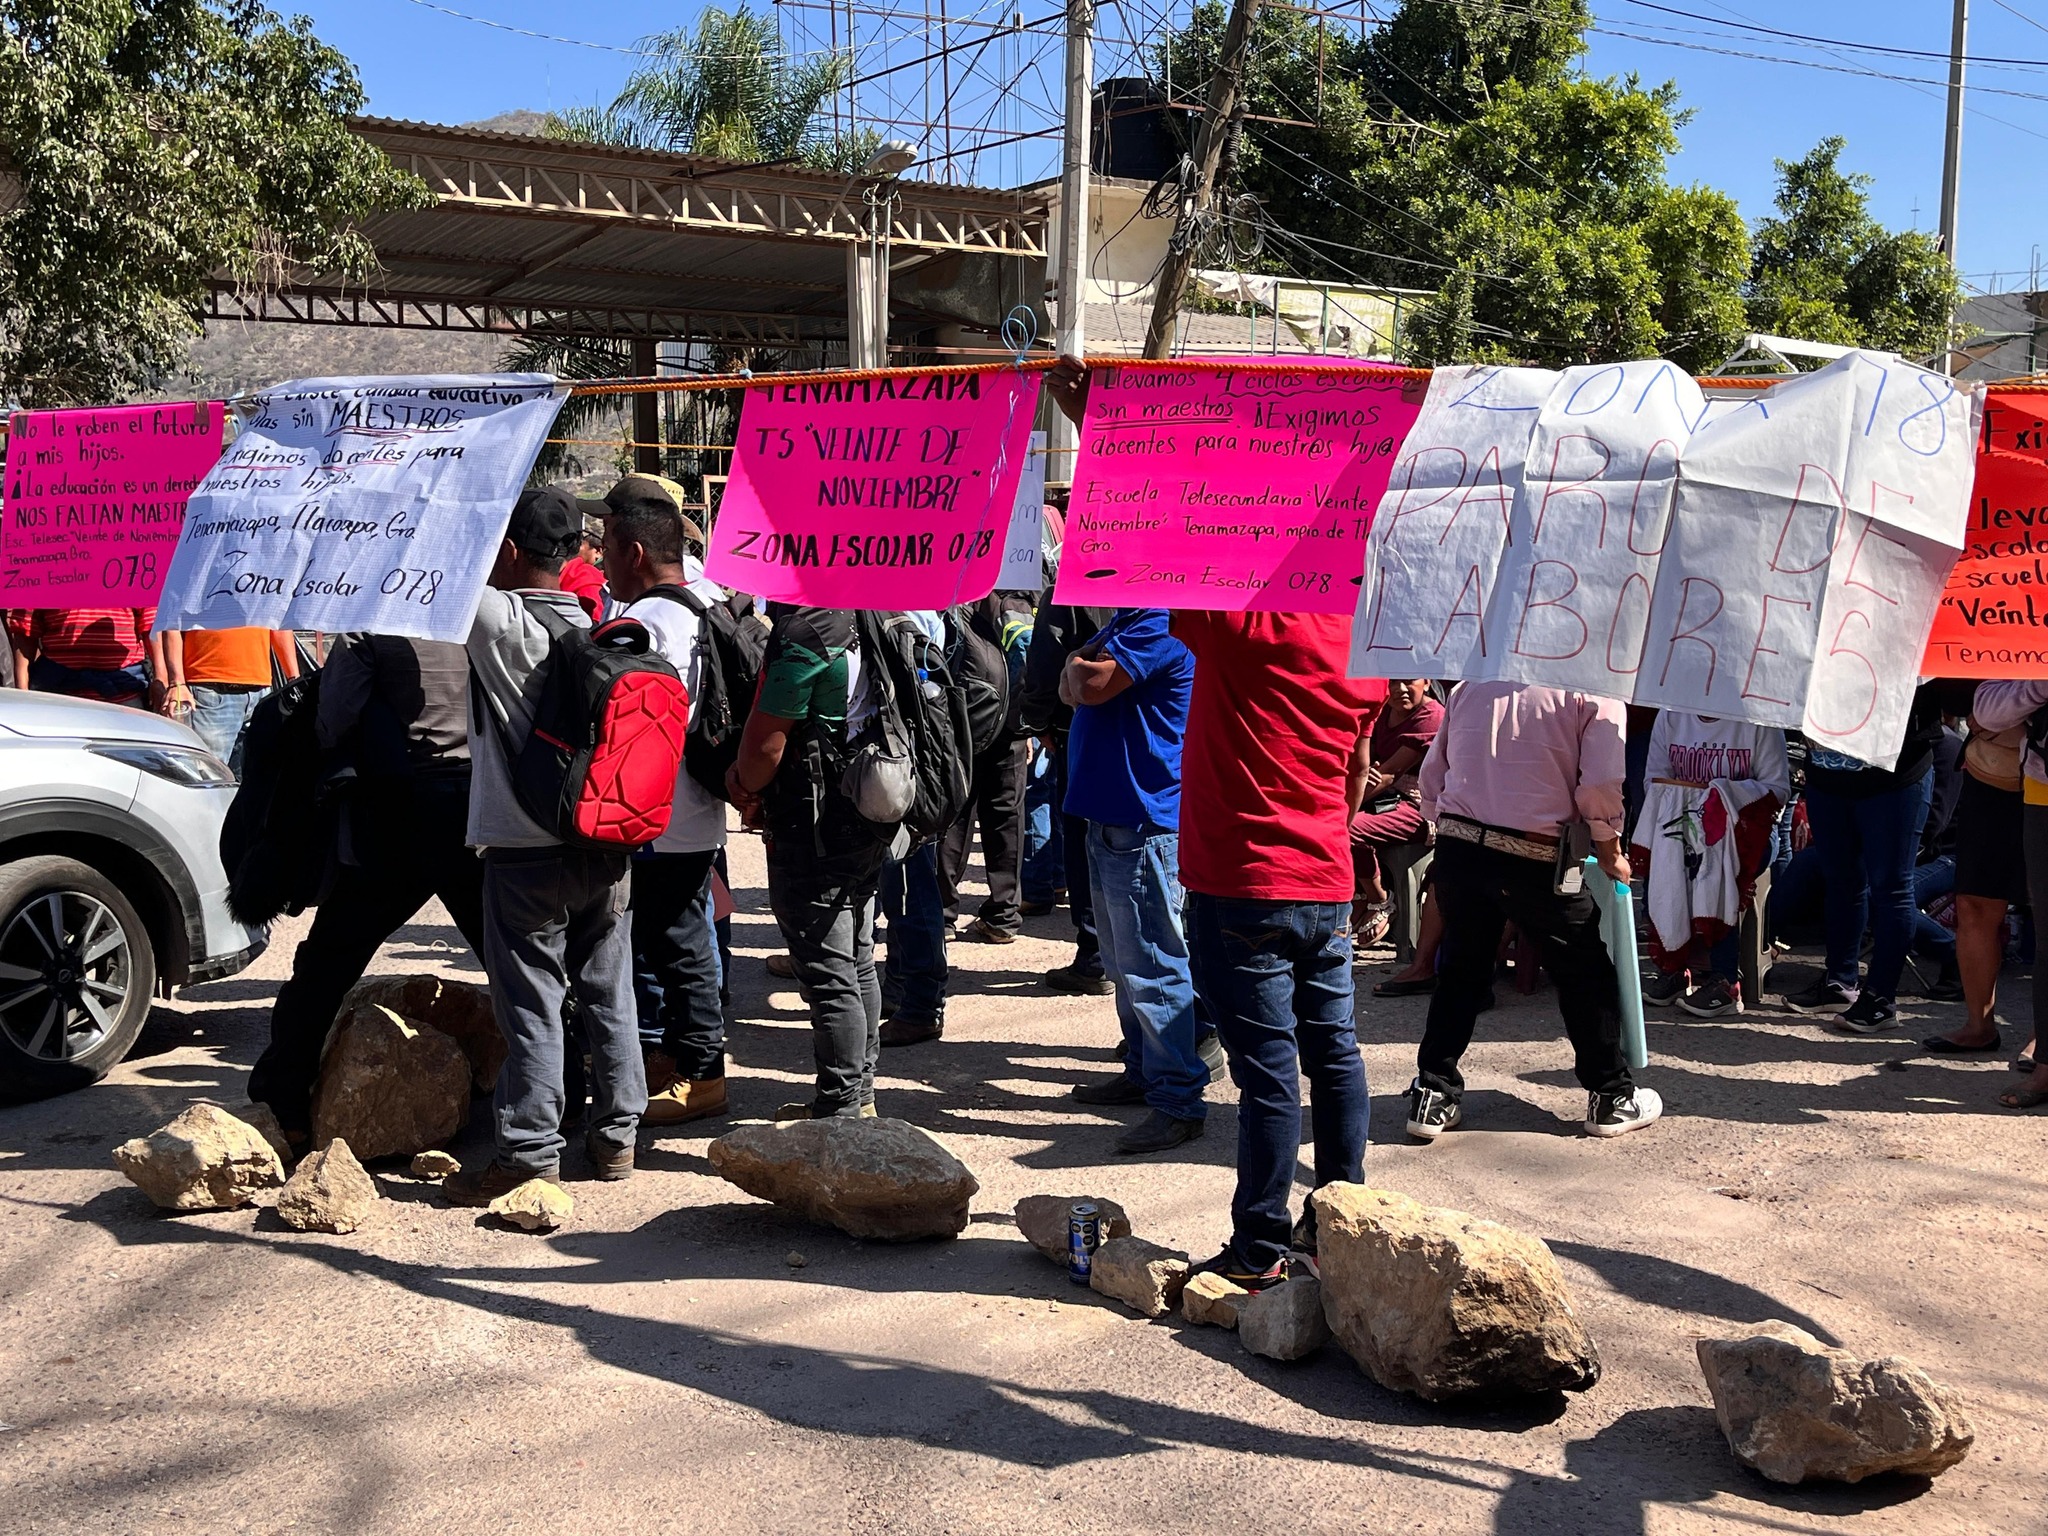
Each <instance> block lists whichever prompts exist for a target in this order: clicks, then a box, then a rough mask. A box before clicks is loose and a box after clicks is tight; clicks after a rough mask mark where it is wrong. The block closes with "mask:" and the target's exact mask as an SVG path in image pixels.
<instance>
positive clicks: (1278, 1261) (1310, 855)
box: [1173, 613, 1386, 1290]
mask: <svg viewBox="0 0 2048 1536" xmlns="http://www.w3.org/2000/svg"><path fill="white" fill-rule="evenodd" d="M1173 632H1174V634H1175V635H1176V636H1177V637H1178V638H1179V639H1181V640H1182V641H1183V642H1185V643H1186V645H1187V648H1188V649H1189V650H1190V651H1192V652H1194V655H1195V686H1194V697H1193V700H1192V701H1191V703H1190V705H1189V709H1188V728H1187V747H1186V752H1185V754H1184V756H1183V757H1182V760H1181V763H1182V766H1181V807H1182V810H1181V823H1180V828H1181V830H1180V877H1181V884H1182V886H1183V887H1185V889H1186V890H1187V893H1188V907H1187V923H1188V948H1189V950H1190V951H1191V953H1192V959H1193V963H1194V976H1195V988H1196V990H1197V991H1198V992H1199V993H1200V994H1201V997H1202V1000H1203V1002H1204V1003H1205V1004H1206V1005H1207V1007H1208V1010H1209V1013H1210V1015H1211V1016H1212V1018H1213V1019H1214V1021H1215V1024H1216V1032H1217V1035H1218V1037H1219V1038H1220V1039H1221V1041H1222V1043H1223V1049H1224V1052H1225V1054H1226V1055H1227V1056H1228V1057H1229V1059H1230V1075H1231V1078H1232V1079H1233V1080H1234V1081H1235V1082H1236V1084H1237V1088H1238V1109H1237V1193H1236V1195H1235V1197H1234V1198H1233V1199H1232V1201H1231V1206H1230V1217H1231V1235H1230V1243H1229V1245H1228V1246H1227V1247H1226V1248H1224V1250H1223V1251H1222V1252H1221V1253H1220V1254H1218V1255H1217V1256H1216V1257H1215V1258H1213V1259H1211V1260H1209V1261H1208V1262H1207V1263H1205V1264H1200V1265H1197V1266H1196V1268H1197V1269H1199V1270H1211V1271H1214V1272H1216V1273H1218V1274H1221V1275H1222V1276H1223V1277H1224V1278H1225V1279H1227V1280H1229V1281H1231V1282H1232V1283H1233V1284H1235V1285H1240V1286H1243V1287H1244V1288H1245V1289H1247V1290H1262V1289H1264V1288H1265V1287H1267V1286H1269V1285H1274V1284H1277V1283H1278V1282H1279V1281H1281V1280H1284V1279H1285V1278H1286V1276H1287V1255H1288V1251H1289V1249H1290V1247H1293V1248H1299V1249H1301V1250H1302V1251H1304V1252H1306V1253H1308V1254H1310V1255H1313V1254H1314V1252H1315V1219H1314V1212H1313V1210H1310V1211H1308V1212H1306V1213H1305V1214H1304V1215H1303V1217H1302V1220H1301V1224H1300V1225H1299V1226H1298V1227H1293V1228H1290V1226H1289V1220H1288V1217H1289V1201H1290V1198H1291V1196H1292V1194H1293V1189H1294V1165H1295V1162H1296V1160H1297V1158H1298V1156H1299V1154H1300V1150H1301V1086H1300V1083H1301V1077H1302V1074H1303V1073H1306V1074H1307V1076H1308V1080H1309V1093H1310V1105H1311V1115H1312V1118H1313V1122H1314V1128H1315V1143H1316V1155H1315V1182H1316V1186H1317V1187H1318V1188H1320V1187H1321V1186H1322V1185H1324V1184H1329V1183H1334V1182H1337V1181H1340V1180H1342V1181H1349V1182H1353V1183H1356V1182H1358V1181H1360V1180H1361V1179H1362V1178H1363V1176H1364V1174H1363V1165H1364V1157H1365V1133H1366V1120H1367V1115H1368V1113H1369V1104H1368V1101H1367V1098H1366V1084H1365V1064H1364V1062H1363V1061H1362V1060H1360V1058H1359V1054H1358V1037H1357V1035H1356V1033H1355V1031H1354V1030H1353V1028H1352V1022H1351V1004H1352V993H1351V958H1352V957H1351V926H1350V917H1351V893H1352V886H1353V882H1354V879H1355V874H1354V870H1353V866H1352V857H1351V817H1352V816H1353V815H1354V814H1355V813H1356V812H1357V810H1358V807H1359V803H1360V801H1361V800H1362V799H1363V797H1364V792H1365V782H1366V772H1367V768H1368V765H1369V756H1368V751H1367V733H1368V732H1369V731H1370V729H1371V726H1372V720H1373V716H1374V715H1375V714H1376V713H1377V711H1378V707H1379V704H1380V701H1381V700H1382V699H1384V698H1385V696H1386V685H1385V684H1384V683H1379V682H1366V681H1363V680H1357V679H1353V678H1350V677H1347V676H1346V675H1345V670H1346V663H1347V661H1348V659H1349V657H1350V655H1351V619H1350V616H1349V615H1337V614H1296V613H1177V614H1175V615H1174V619H1173Z"/></svg>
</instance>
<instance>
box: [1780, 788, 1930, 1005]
mask: <svg viewBox="0 0 2048 1536" xmlns="http://www.w3.org/2000/svg"><path fill="white" fill-rule="evenodd" d="M1933 785H1934V775H1933V774H1931V773H1923V774H1922V775H1921V776H1920V777H1919V778H1918V779H1916V780H1914V781H1913V782H1912V783H1911V784H1902V785H1900V786H1899V787H1898V788H1896V789H1891V790H1887V791H1886V792H1885V793H1883V794H1881V795H1865V796H1863V797H1862V798H1861V799H1852V798H1851V797H1849V796H1847V795H1840V794H1836V793H1834V792H1833V791H1831V790H1826V789H1815V788H1811V787H1809V788H1808V789H1807V791H1806V818H1807V820H1808V822H1809V823H1811V824H1812V827H1813V843H1814V846H1815V847H1816V848H1818V849H1820V861H1821V868H1822V871H1823V872H1824V873H1825V875H1826V877H1827V914H1828V918H1827V931H1828V962H1827V978H1828V980H1829V981H1832V982H1837V983H1839V984H1840V985H1842V986H1844V987H1848V988H1851V989H1854V987H1855V986H1856V957H1857V953H1858V951H1860V950H1861V949H1862V947H1863V929H1864V926H1865V924H1866V923H1868V925H1869V927H1870V932H1871V950H1870V972H1869V974H1868V975H1867V976H1866V977H1865V978H1864V983H1863V984H1864V986H1865V987H1866V988H1867V989H1868V990H1869V991H1870V992H1872V993H1873V994H1875V995H1876V996H1878V997H1882V998H1892V997H1896V996H1897V995H1898V991H1899V973H1900V972H1901V971H1903V970H1904V969H1905V967H1906V946H1907V945H1908V944H1909V943H1911V941H1912V938H1913V919H1914V916H1915V914H1916V913H1917V911H1918V908H1916V907H1915V906H1914V905H1913V860H1914V855H1915V854H1916V853H1917V852H1918V851H1919V847H1920V829H1921V827H1922V826H1923V825H1925V824H1926V821H1927V805H1928V797H1929V795H1930V794H1931V793H1932V790H1933Z"/></svg>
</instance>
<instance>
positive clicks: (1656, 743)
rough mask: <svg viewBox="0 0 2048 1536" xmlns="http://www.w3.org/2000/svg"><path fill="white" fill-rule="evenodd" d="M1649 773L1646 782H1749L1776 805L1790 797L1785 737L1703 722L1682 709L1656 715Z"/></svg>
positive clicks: (1746, 725)
mask: <svg viewBox="0 0 2048 1536" xmlns="http://www.w3.org/2000/svg"><path fill="white" fill-rule="evenodd" d="M1649 772H1650V777H1651V778H1652V779H1670V780H1673V781H1675V782H1677V783H1680V784H1711V783H1713V782H1714V780H1716V779H1727V780H1728V781H1730V782H1731V783H1735V784H1742V783H1746V782H1748V781H1750V780H1755V781H1756V782H1757V783H1758V784H1759V785H1760V786H1762V788H1763V789H1764V790H1765V791H1766V792H1767V793H1769V794H1771V795H1774V796H1776V797H1777V801H1778V804H1780V805H1783V804H1785V803H1786V802H1787V801H1788V800H1790V799H1791V797H1792V773H1791V767H1790V765H1789V763H1788V762H1787V761H1786V758H1785V733H1784V732H1783V731H1782V730H1780V729H1778V728H1777V727H1776V726H1771V725H1753V724H1751V723H1750V722H1749V721H1747V720H1731V719H1727V718H1725V717H1720V716H1717V717H1716V718H1714V719H1712V720H1709V719H1707V718H1706V717H1705V716H1702V715H1695V714H1691V713H1688V712H1687V711H1685V710H1679V709H1667V710H1664V711H1662V712H1661V713H1659V714H1658V716H1657V723H1656V725H1655V726H1653V727H1651V730H1650V755H1649Z"/></svg>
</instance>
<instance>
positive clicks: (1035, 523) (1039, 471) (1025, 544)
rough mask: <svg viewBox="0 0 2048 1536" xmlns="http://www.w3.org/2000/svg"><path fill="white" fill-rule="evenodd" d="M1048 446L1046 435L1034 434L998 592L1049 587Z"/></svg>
mask: <svg viewBox="0 0 2048 1536" xmlns="http://www.w3.org/2000/svg"><path fill="white" fill-rule="evenodd" d="M1045 445H1046V435H1045V434H1044V433H1043V432H1034V433H1032V434H1031V456H1030V457H1029V458H1027V459H1026V460H1025V461H1024V474H1023V476H1022V478H1020V479H1019V480H1018V481H1017V505H1016V508H1015V510H1013V511H1012V512H1011V513H1010V537H1009V542H1008V543H1007V544H1006V545H1005V546H1004V548H1003V570H1002V574H1001V575H1000V576H998V577H996V590H997V591H998V592H1037V591H1039V590H1040V589H1042V588H1043V587H1044V586H1045Z"/></svg>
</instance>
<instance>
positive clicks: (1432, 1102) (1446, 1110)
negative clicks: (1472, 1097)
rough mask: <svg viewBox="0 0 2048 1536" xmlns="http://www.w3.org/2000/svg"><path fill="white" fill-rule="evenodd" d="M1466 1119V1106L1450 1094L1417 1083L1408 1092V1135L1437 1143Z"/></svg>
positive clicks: (1419, 1139)
mask: <svg viewBox="0 0 2048 1536" xmlns="http://www.w3.org/2000/svg"><path fill="white" fill-rule="evenodd" d="M1464 1118H1465V1106H1464V1105H1462V1104H1460V1103H1459V1102H1458V1101H1457V1100H1456V1099H1454V1098H1452V1097H1451V1096H1450V1095H1449V1094H1448V1093H1442V1092H1439V1091H1438V1090H1437V1089H1435V1088H1425V1087H1423V1086H1422V1084H1420V1083H1416V1084H1414V1085H1413V1086H1411V1087H1410V1088H1409V1090H1408V1134H1409V1135H1410V1136H1413V1137H1415V1138H1416V1139H1417V1140H1418V1141H1435V1140H1436V1139H1437V1137H1439V1136H1441V1135H1443V1133H1444V1132H1445V1131H1448V1130H1450V1129H1452V1128H1453V1127H1454V1126H1456V1125H1457V1123H1458V1122H1459V1121H1460V1120H1462V1119H1464Z"/></svg>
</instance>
